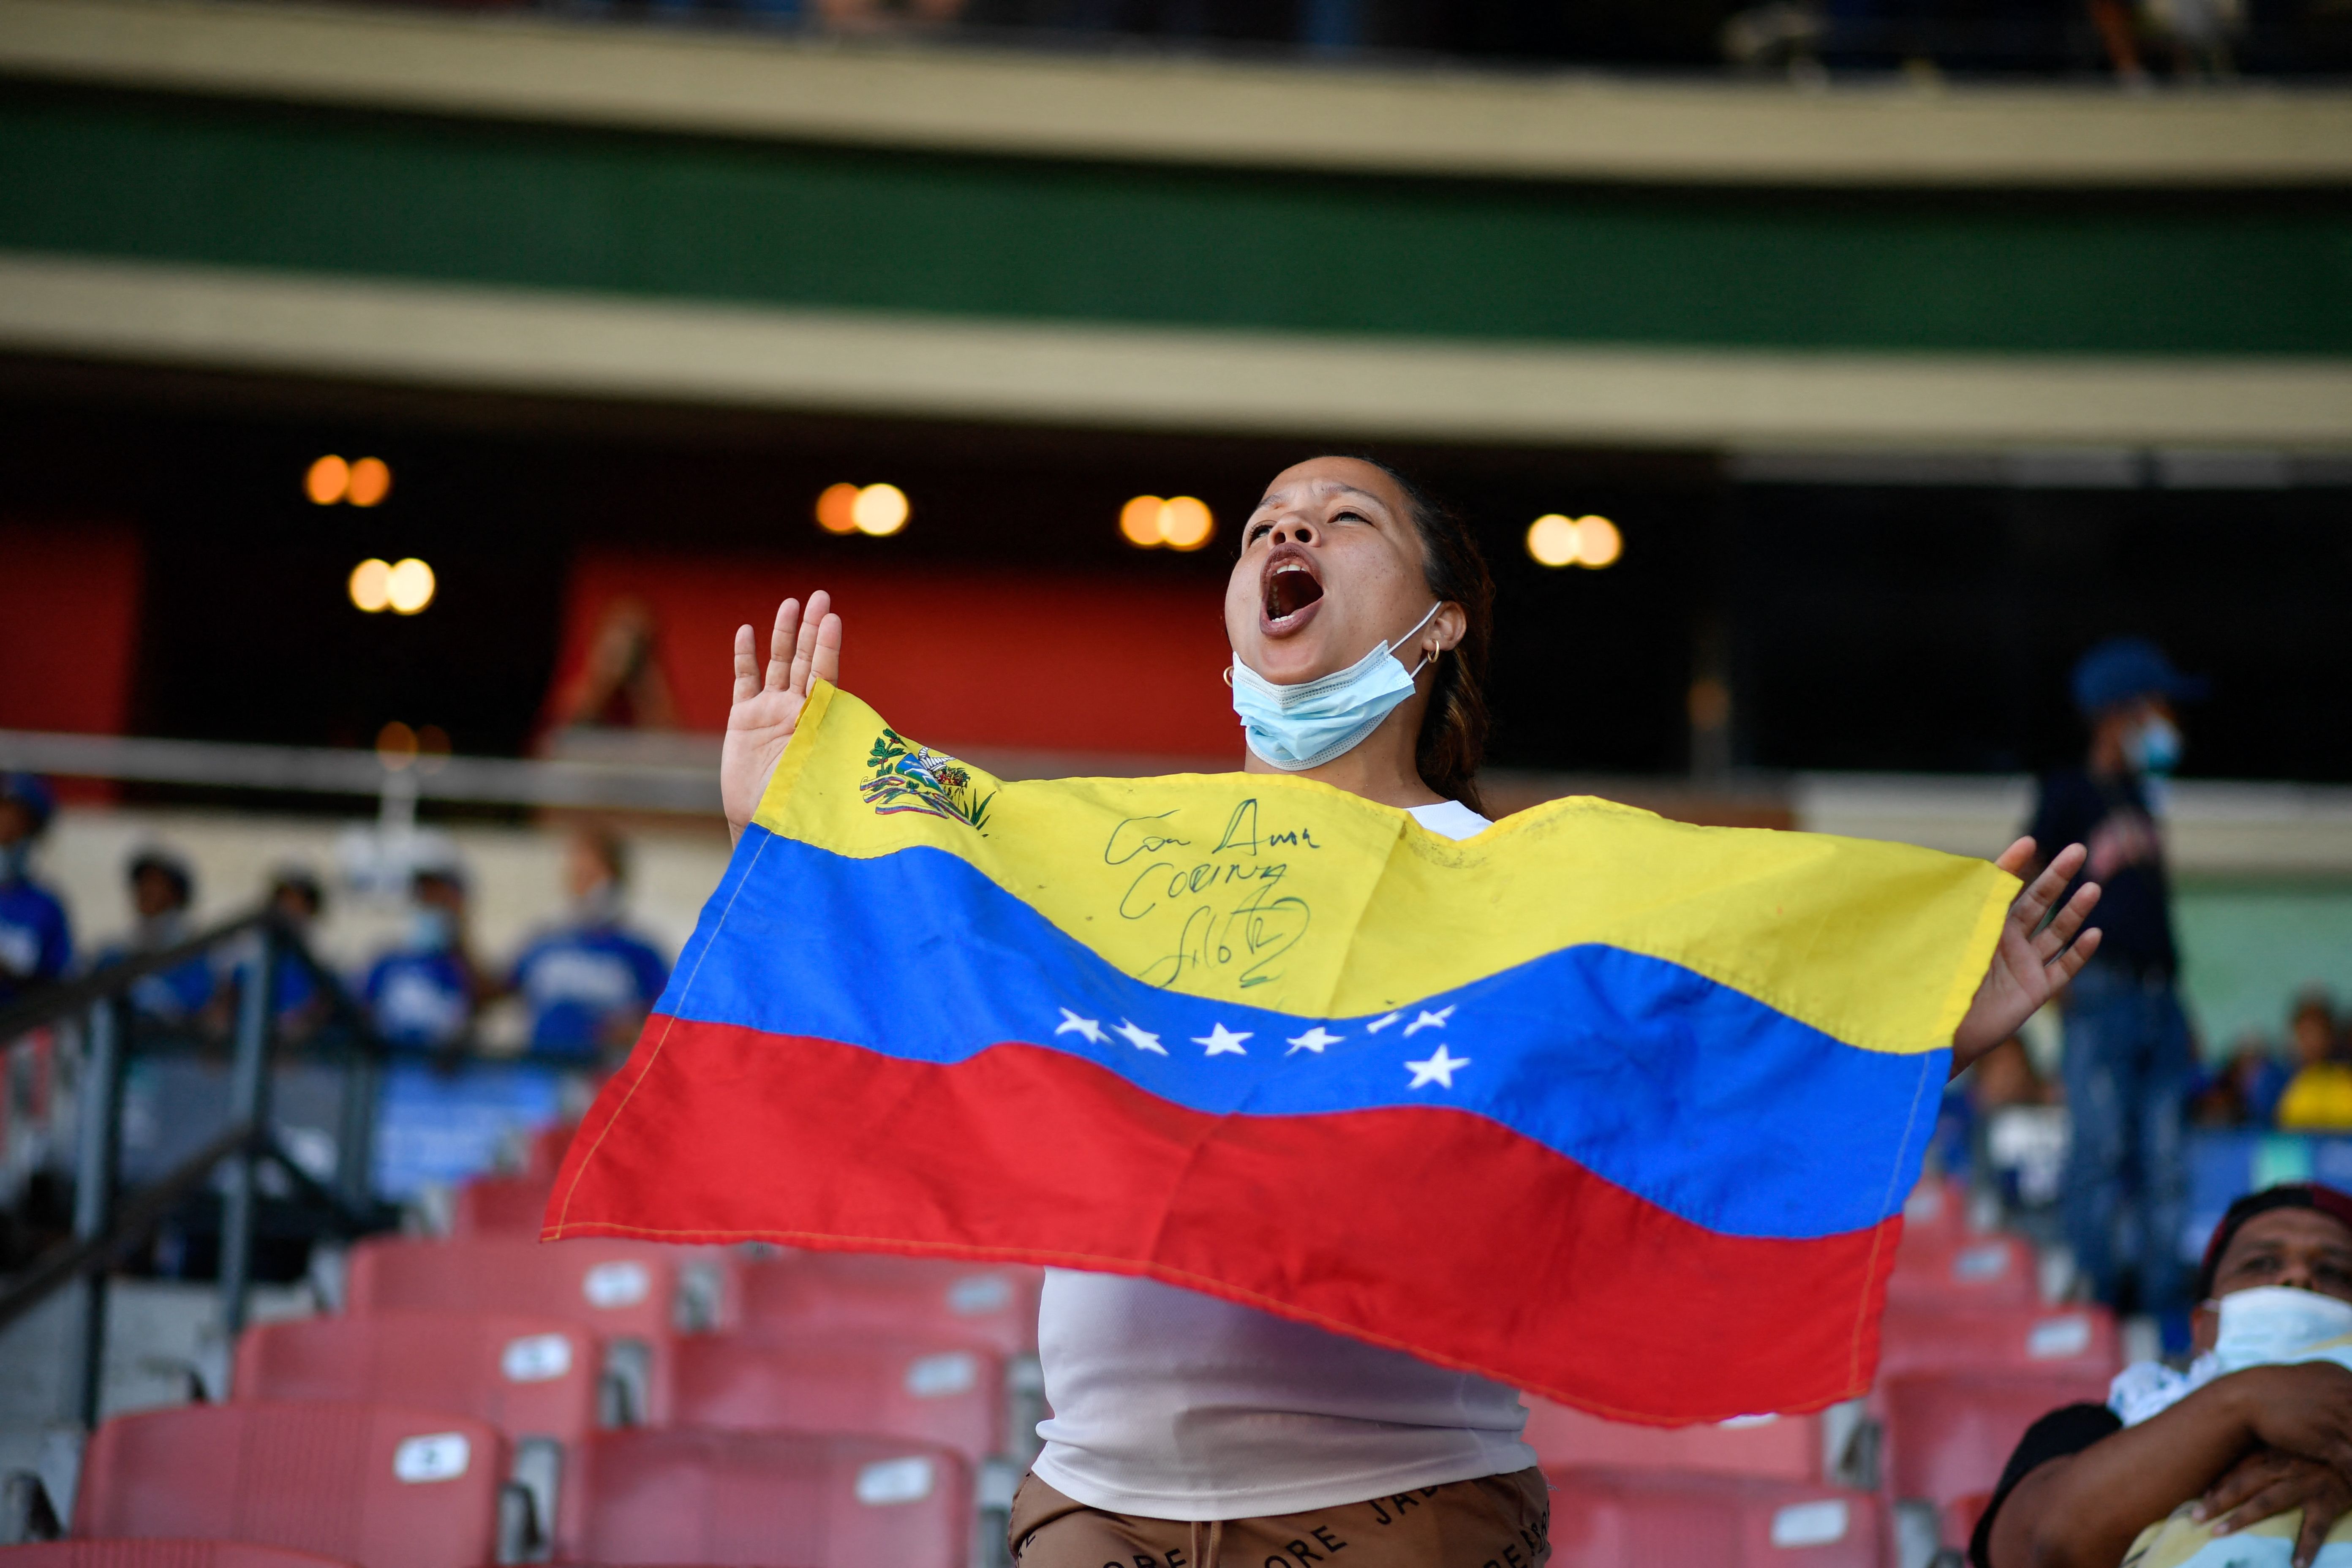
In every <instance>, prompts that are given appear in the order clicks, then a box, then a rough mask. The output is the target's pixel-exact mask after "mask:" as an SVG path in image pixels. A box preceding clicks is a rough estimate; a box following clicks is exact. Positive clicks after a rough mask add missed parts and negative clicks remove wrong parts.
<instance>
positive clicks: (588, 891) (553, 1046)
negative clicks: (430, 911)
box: [513, 832, 669, 1058]
mask: <svg viewBox="0 0 2352 1568" xmlns="http://www.w3.org/2000/svg"><path fill="white" fill-rule="evenodd" d="M563 877H564V890H565V891H566V892H567V893H568V894H569V895H570V896H571V899H572V910H571V914H570V918H569V919H568V920H567V921H565V922H564V924H563V925H562V926H560V927H558V928H557V929H556V930H554V931H550V932H548V933H547V934H546V935H544V936H541V937H540V938H539V939H538V940H537V941H535V942H532V943H531V944H530V947H529V948H527V949H525V950H524V952H523V955H522V956H521V957H520V958H519V959H517V960H516V961H515V969H514V981H513V988H514V989H515V990H517V991H520V993H522V997H523V1001H524V1003H525V1005H528V1006H529V1007H530V1046H531V1049H532V1050H534V1051H541V1052H544V1053H547V1054H549V1055H551V1056H566V1057H582V1058H594V1057H596V1056H598V1055H600V1054H602V1053H604V1052H607V1051H615V1052H625V1051H626V1050H627V1049H628V1047H630V1046H631V1045H632V1044H634V1043H635V1040H636V1037H637V1031H638V1030H639V1029H640V1028H642V1027H643V1026H644V1025H645V1021H646V1014H647V1013H648V1012H650V1011H651V1010H652V1008H653V1005H654V1003H655V1002H656V1000H658V999H659V998H660V996H661V993H662V987H663V986H664V985H666V984H668V982H669V965H668V963H667V962H665V961H664V960H663V958H662V955H661V954H660V953H659V952H656V951H655V949H654V947H653V944H652V943H650V942H646V940H645V939H644V938H642V937H640V936H637V935H635V933H633V932H632V931H629V930H628V929H627V928H626V927H625V926H624V925H623V924H622V923H621V895H622V892H623V889H624V887H625V883H626V879H627V858H626V857H625V853H624V851H623V849H622V847H621V843H620V840H618V839H617V838H615V837H613V836H612V835H611V834H609V833H603V832H581V833H575V834H574V835H572V841H571V844H570V845H569V847H567V849H566V852H565V858H564V863H563Z"/></svg>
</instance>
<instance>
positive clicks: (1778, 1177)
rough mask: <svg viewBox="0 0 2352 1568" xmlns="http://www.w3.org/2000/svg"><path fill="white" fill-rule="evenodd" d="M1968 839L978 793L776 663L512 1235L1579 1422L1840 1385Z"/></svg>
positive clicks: (1964, 957) (1248, 785) (1674, 1416)
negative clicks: (1205, 1328)
mask: <svg viewBox="0 0 2352 1568" xmlns="http://www.w3.org/2000/svg"><path fill="white" fill-rule="evenodd" d="M2016 887H2017V884H2016V882H2015V880H2014V879H2011V878H2010V877H2009V876H2007V875H2006V874H2005V873H2003V872H2000V871H1999V870H1997V869H1996V868H1993V867H1991V866H1990V865H1988V864H1986V863H1983V862H1980V861H1972V860H1965V859H1960V858H1955V857H1951V856H1948V855H1940V854H1935V853H1932V852H1929V851H1927V850H1921V849H1913V848H1907V847H1901V846H1896V845H1886V844H1874V843H1864V842H1859V841H1853V840H1847V839H1838V838H1830V837H1819V836H1814V835H1808V834H1798V833H1776V832H1769V831H1760V830H1741V829H1728V828H1704V827H1692V826H1685V825H1682V824H1678V823H1673V822H1668V821H1665V820H1663V819H1661V818H1659V817H1656V816H1652V815H1650V814H1649V813H1647V812H1643V811H1636V810H1633V809H1631V808H1629V807H1626V806H1622V805H1612V804H1610V803H1608V802H1605V801H1600V800H1593V799H1582V798H1580V799H1571V800H1562V801H1555V802H1552V803H1551V804H1549V805H1544V806H1540V807H1538V808H1537V809H1535V810H1532V811H1528V812H1524V813H1521V814H1520V815H1518V816H1514V817H1512V818H1510V819H1509V820H1507V821H1506V822H1502V823H1499V824H1497V825H1496V826H1494V827H1492V828H1490V829H1488V830H1487V831H1486V832H1484V833H1481V834H1479V835H1478V836H1477V837H1475V838H1471V839H1467V840H1465V841H1462V842H1459V843H1456V842H1453V841H1450V840H1448V839H1445V838H1444V837H1438V836H1436V835H1433V834H1431V833H1429V832H1427V831H1425V830H1423V828H1422V827H1421V826H1419V825H1418V824H1416V823H1415V822H1414V821H1413V820H1412V817H1411V816H1408V815H1407V814H1406V813H1404V812H1402V811H1399V810H1396V809H1394V808H1392V807H1388V806H1382V805H1375V804H1372V803H1370V802H1369V801H1365V800H1361V799H1359V798H1357V797H1356V796H1353V795H1347V794H1345V793H1343V792H1341V791H1339V790H1336V789H1332V788H1330V787H1329V786H1328V785H1325V784H1317V783H1313V782H1311V781H1307V780H1303V779H1297V778H1292V777H1287V776H1282V775H1249V774H1240V773H1233V774H1220V775H1181V776H1176V777H1168V778H1149V779H1066V780H1059V781H1054V782H1040V783H1013V784H1002V783H999V782H997V781H995V780H993V779H991V778H989V777H988V776H987V775H985V774H983V773H981V772H979V771H978V770H977V769H974V768H971V767H969V766H967V765H965V764H963V763H957V762H955V761H953V760H952V759H950V758H945V757H941V756H939V755H936V754H933V753H930V752H926V751H924V750H923V749H922V748H920V747H919V746H916V745H914V744H913V743H912V742H908V741H906V740H904V739H902V738H901V737H899V736H898V734H897V733H896V732H895V731H892V730H891V729H889V728H888V726H887V725H886V724H885V723H884V722H883V721H882V720H881V718H880V717H879V716H877V714H876V713H875V712H874V711H873V710H871V709H869V708H867V707H866V705H865V704H863V703H861V702H859V701H858V700H856V699H855V698H853V697H850V696H848V695H847V694H846V693H844V692H841V691H838V690H835V689H832V688H830V687H826V686H824V685H822V684H820V685H819V686H818V687H817V689H815V690H814V692H813V693H812V695H811V697H810V700H809V703H808V707H807V709H806V710H805V711H804V712H803V716H802V719H801V721H800V726H799V729H798V731H796V732H795V734H794V736H793V741H792V743H791V745H790V747H789V748H788V749H787V751H786V752H785V754H784V757H783V759H782V762H781V763H779V765H778V767H777V769H776V774H775V778H774V780H773V782H772V784H771V785H770V787H769V790H768V793H767V795H766V798H765V799H764V801H763V802H762V803H761V808H760V811H759V814H758V816H757V818H756V821H755V824H754V826H751V828H749V829H748V830H747V831H746V832H745V834H744V836H743V838H742V841H741V843H740V845H739V846H738V847H737V849H736V851H735V856H734V858H733V860H732V861H731V862H730V865H729V867H728V870H727V874H726V877H725V879H724V880H722V881H721V882H720V884H719V889H718V890H717V891H716V892H715V893H713V894H712V895H711V898H710V901H709V905H708V906H707V907H706V908H705V909H704V910H703V913H702V919H701V922H700V924H699V927H698V930H697V931H696V932H695V935H694V938H693V940H692V942H690V943H689V944H688V947H687V949H686V951H685V952H684V953H683V954H682V955H681V956H680V958H679V961H678V964H677V970H676V972H675V973H673V975H672V977H671V980H670V984H669V989H668V991H667V993H666V994H664V996H663V997H662V1000H661V1003H660V1005H659V1007H658V1009H657V1010H656V1014H655V1016H653V1017H652V1019H651V1020H650V1021H649V1022H648V1023H647V1024H646V1030H645V1034H644V1036H643V1037H642V1038H641V1039H640V1040H639V1042H638V1044H637V1047H636V1049H635V1053H634V1054H633V1056H632V1057H631V1058H630V1060H629V1062H628V1064H627V1065H626V1066H625V1068H623V1069H622V1070H621V1071H620V1072H619V1073H618V1074H616V1075H615V1076H614V1078H613V1079H612V1080H611V1081H610V1082H609V1083H608V1084H607V1085H606V1087H605V1089H604V1093H603V1095H602V1096H601V1097H600V1099H599V1100H598V1101H597V1103H596V1105H595V1107H594V1108H593V1110H592V1111H591V1113H590V1115H589V1117H588V1119H587V1121H586V1122H585V1124H584V1126H583V1129H582V1131H581V1134H580V1135H579V1137H578V1138H576V1139H575V1140H574V1142H573V1143H572V1152H571V1155H570V1157H569V1159H568V1160H567V1161H566V1163H565V1166H564V1169H563V1172H562V1175H561V1177H560V1179H559V1180H558V1183H557V1185H556V1190H555V1195H554V1197H553V1199H552V1201H551V1204H550V1206H549V1210H548V1216H547V1225H546V1229H545V1232H544V1234H545V1236H546V1237H549V1238H551V1239H552V1238H559V1237H576V1236H628V1237H655V1238H659V1239H666V1240H673V1241H681V1242H721V1241H737V1240H746V1239H754V1238H756V1239H763V1240H768V1241H773V1242H781V1243H786V1244H789V1245H793V1246H797V1247H831V1248H846V1249H854V1250H865V1251H890V1252H903V1253H915V1254H929V1255H940V1256H950V1257H961V1258H1005V1259H1019V1260H1025V1261H1030V1262H1037V1263H1046V1264H1055V1265H1061V1266H1066V1267H1070V1268H1092V1269H1103V1270H1110V1271H1116V1272H1122V1273H1129V1274H1145V1275H1150V1276H1152V1277H1154V1278H1156V1279H1163V1280H1166V1281H1168V1282H1170V1283H1172V1284H1176V1285H1181V1286H1186V1287H1189V1288H1191V1289H1198V1290H1203V1291H1207V1292H1210V1293H1212V1294H1214V1295H1218V1296H1223V1297H1226V1298H1229V1299H1231V1300H1236V1301H1243V1302H1246V1303H1249V1304H1251V1305H1253V1306H1256V1307H1261V1308H1264V1309H1265V1310H1269V1311H1273V1312H1277V1313H1281V1314H1284V1315H1286V1316H1288V1317H1292V1318H1296V1319H1300V1320H1303V1321H1308V1322H1312V1323H1317V1324H1320V1325H1322V1326H1324V1327H1327V1328H1329V1329H1332V1330H1335V1331H1339V1332H1342V1333H1347V1334H1351V1335H1354V1336H1356V1337H1358V1338H1360V1339H1364V1340H1369V1341H1371V1342H1376V1343H1380V1344H1385V1345H1391V1346H1394V1347H1397V1348H1400V1349H1402V1350H1406V1351H1410V1352H1413V1353H1414V1354H1416V1355H1419V1356H1422V1357H1423V1358H1425V1359H1428V1360H1430V1361H1433V1362H1437V1363H1444V1364H1447V1365H1452V1366H1457V1367H1461V1368H1464V1369H1466V1370H1470V1371H1474V1372H1477V1373H1483V1374H1485V1375H1486V1376H1488V1377H1492V1378H1496V1379H1497V1380H1500V1381H1504V1382H1507V1383H1512V1384H1517V1385H1518V1386H1520V1387H1524V1388H1529V1389H1534V1390H1537V1391H1538V1392H1540V1393H1543V1394H1549V1395H1550V1396H1552V1397H1554V1398H1557V1399H1560V1400H1564V1401H1567V1402H1569V1403H1571V1404H1574V1405H1580V1406H1582V1407H1584V1408H1586V1409H1588V1410H1592V1411H1596V1412H1599V1413H1601V1414H1602V1415H1612V1416H1615V1417H1619V1418H1622V1419H1632V1420H1640V1421H1651V1422H1685V1421H1696V1420H1713V1419H1721V1418H1724V1417H1727V1416H1731V1415H1743V1414H1748V1413H1753V1412H1762V1411H1773V1410H1781V1411H1797V1410H1806V1409H1812V1408H1817V1407H1819V1406H1821V1405H1825V1404H1828V1403H1831V1402H1832V1401H1835V1400H1838V1399H1841V1398H1845V1397H1848V1396H1850V1395H1853V1394H1858V1393H1860V1392H1862V1391H1864V1389H1865V1388H1866V1387H1867V1386H1868V1384H1869V1382H1870V1378H1871V1374H1872V1371H1873V1368H1874V1363H1875V1362H1876V1358H1877V1322H1878V1316H1879V1310H1880V1306H1881V1304H1882V1301H1883V1299H1884V1293H1885V1280H1886V1274H1887V1270H1888V1268H1889V1267H1890V1266H1891V1264H1892V1261H1893V1254H1894V1249H1895V1239H1896V1237H1897V1235H1898V1233H1899V1227H1900V1225H1901V1218H1900V1212H1901V1204H1902V1200H1903V1196H1904V1194H1906V1192H1907V1191H1908V1190H1909V1189H1910V1187H1911V1185H1912V1184H1913V1183H1914V1182H1915V1181H1916V1179H1917V1176H1918V1172H1919V1163H1920V1159H1921V1155H1922V1152H1923V1150H1924V1147H1925V1144H1926V1141H1927V1134H1928V1131H1929V1129H1930V1127H1931V1126H1932V1124H1933V1122H1934V1120H1935V1114H1936V1107H1937V1099H1938V1097H1939V1095H1940V1092H1941V1090H1942V1088H1943V1084H1944V1079H1945V1077H1946V1073H1947V1070H1948V1058H1949V1048H1950V1045H1951V1039H1952V1032H1953V1029H1954V1028H1955V1026H1957V1025H1958V1022H1959V1020H1960V1017H1961V1016H1962V1014H1963V1013H1964V1012H1965V1011H1966V1009H1967V1007H1968V1005H1969V999H1970V997H1971V995H1972V994H1973V993H1974V990H1975V987H1976V984H1977V982H1978V980H1979V976H1980V975H1981V974H1982V973H1983V972H1984V969H1985V967H1986V964H1987V963H1989V962H1990V954H1991V951H1992V947H1993V943H1994V942H1995V940H1996V938H1997V936H1998V933H1999V930H2000V922H2001V920H2002V918H2003V915H2004V911H2005V910H2006V908H2007V906H2008V904H2009V902H2010V900H2011V898H2012V897H2013V896H2014V893H2015V890H2016Z"/></svg>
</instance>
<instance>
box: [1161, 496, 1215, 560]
mask: <svg viewBox="0 0 2352 1568" xmlns="http://www.w3.org/2000/svg"><path fill="white" fill-rule="evenodd" d="M1156 521H1157V523H1158V526H1159V531H1160V538H1162V539H1164V540H1166V541H1167V542H1168V546H1169V548H1170V549H1171V550H1198V549H1200V548H1201V546H1202V545H1203V544H1206V543H1208V542H1209V535H1210V534H1212V533H1214V532H1215V531H1216V529H1217V521H1216V519H1215V518H1213V517H1211V516H1210V515H1209V509H1208V507H1207V505H1206V504H1205V503H1203V502H1202V501H1199V500H1194V499H1193V498H1192V497H1191V496H1175V497H1171V499H1170V500H1168V501H1167V502H1166V503H1164V504H1163V505H1162V506H1161V507H1160V516H1159V518H1158V519H1157V520H1156Z"/></svg>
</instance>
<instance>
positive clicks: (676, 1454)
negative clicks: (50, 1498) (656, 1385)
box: [73, 1402, 972, 1568]
mask: <svg viewBox="0 0 2352 1568" xmlns="http://www.w3.org/2000/svg"><path fill="white" fill-rule="evenodd" d="M510 1457H511V1456H510V1450H509V1445H508V1443H507V1440H506V1438H505V1436H503V1435H502V1434H501V1433H499V1431H498V1430H497V1429H496V1428H494V1427H491V1426H488V1425H487V1424H486V1423H483V1422H479V1421H473V1420H468V1419H466V1418H464V1417H462V1416H457V1415H451V1414H449V1413H448V1412H446V1411H437V1410H436V1411H416V1410H403V1409H398V1408H394V1407H391V1406H386V1405H341V1404H323V1403H322V1404H271V1403H258V1402H257V1403H251V1404H246V1403H239V1404H233V1405H187V1406H182V1407H179V1408H175V1409H168V1410H158V1411H149V1412H145V1413H142V1414H139V1415H122V1416H117V1417H115V1418H114V1419H113V1420H111V1421H109V1422H108V1423H107V1424H106V1425H105V1426H103V1427H101V1428H100V1431H99V1433H98V1435H97V1436H96V1437H94V1438H93V1439H92V1441H91V1443H90V1447H89V1452H88V1454H87V1456H86V1457H85V1458H84V1461H83V1473H82V1479H81V1483H80V1488H79V1493H78V1495H77V1498H76V1501H75V1507H74V1521H73V1526H74V1533H75V1535H76V1536H79V1537H89V1538H100V1539H102V1538H110V1537H121V1538H141V1537H146V1538H164V1539H173V1538H179V1539H214V1540H221V1541H235V1542H247V1543H251V1544H254V1545H261V1546H271V1547H282V1548H285V1549H288V1550H289V1551H293V1552H310V1553H313V1554H315V1555H317V1556H320V1557H325V1558H330V1559H334V1560H338V1561H341V1562H344V1563H352V1564H355V1565H356V1568H482V1565H487V1564H489V1563H510V1562H518V1561H524V1560H527V1559H530V1558H532V1557H541V1556H547V1555H549V1554H552V1555H553V1556H554V1557H555V1559H556V1560H557V1561H560V1562H574V1563H604V1564H612V1565H616V1568H618V1565H630V1564H663V1563H671V1564H674V1563H697V1564H702V1565H704V1568H856V1565H859V1564H866V1563H890V1564H903V1565H904V1568H964V1563H965V1560H966V1556H967V1554H968V1552H969V1550H970V1542H971V1518H972V1499H971V1469H970V1468H969V1467H968V1466H967V1465H966V1464H965V1463H964V1461H963V1459H962V1458H961V1457H960V1456H958V1455H956V1454H953V1453H951V1452H950V1451H948V1450H946V1449H943V1448H938V1447H929V1446H926V1445H918V1444H910V1443H905V1442H898V1441H894V1440H891V1439H888V1438H882V1437H861V1436H842V1435H812V1434H797V1433H773V1432H761V1433H747V1432H712V1431H701V1430H673V1431H655V1430H649V1429H631V1430H622V1431H609V1432H598V1433H594V1434H592V1435H591V1436H588V1437H587V1438H586V1439H585V1440H584V1441H583V1442H582V1443H581V1444H580V1445H579V1446H578V1447H575V1448H574V1449H573V1450H572V1454H571V1459H570V1462H571V1464H572V1466H573V1467H574V1468H576V1470H577V1472H578V1474H577V1476H576V1478H575V1479H574V1483H573V1484H567V1486H566V1488H565V1492H566V1495H567V1496H569V1497H572V1498H576V1499H577V1500H578V1502H577V1504H576V1506H573V1507H570V1508H567V1510H565V1511H566V1515H567V1519H566V1522H565V1524H564V1526H563V1528H562V1530H561V1531H558V1532H555V1533H554V1534H553V1535H552V1536H551V1534H550V1533H549V1532H548V1531H545V1530H544V1529H543V1528H542V1527H541V1521H538V1520H537V1519H536V1518H535V1517H534V1514H533V1505H532V1500H531V1497H530V1489H529V1488H528V1487H527V1486H526V1485H524V1484H522V1483H520V1482H518V1481H516V1480H514V1479H510V1477H509V1459H510ZM190 1568H237V1565H236V1564H233V1563H219V1564H217V1565H210V1564H200V1563H195V1562H194V1561H193V1560H192V1562H191V1563H190ZM254 1568H265V1565H260V1564H256V1565H254Z"/></svg>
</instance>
